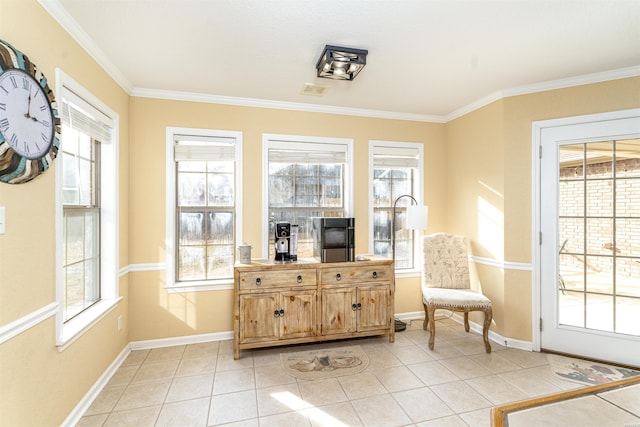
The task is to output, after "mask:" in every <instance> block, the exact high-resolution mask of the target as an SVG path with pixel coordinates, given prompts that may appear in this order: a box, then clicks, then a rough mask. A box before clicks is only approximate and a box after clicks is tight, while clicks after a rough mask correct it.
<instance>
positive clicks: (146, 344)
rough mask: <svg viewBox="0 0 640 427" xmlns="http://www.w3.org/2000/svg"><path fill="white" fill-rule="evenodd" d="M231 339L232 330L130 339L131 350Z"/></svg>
mask: <svg viewBox="0 0 640 427" xmlns="http://www.w3.org/2000/svg"><path fill="white" fill-rule="evenodd" d="M231 339H233V331H228V332H216V333H212V334H200V335H188V336H182V337H172V338H159V339H156V340H145V341H131V343H130V344H129V345H130V346H131V350H145V349H149V348H159V347H171V346H174V345H186V344H199V343H203V342H210V341H223V340H231Z"/></svg>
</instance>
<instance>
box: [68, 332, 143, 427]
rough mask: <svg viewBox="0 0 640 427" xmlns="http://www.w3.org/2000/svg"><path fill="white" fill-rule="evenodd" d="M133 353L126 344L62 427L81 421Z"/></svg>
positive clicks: (71, 425) (71, 426) (70, 426)
mask: <svg viewBox="0 0 640 427" xmlns="http://www.w3.org/2000/svg"><path fill="white" fill-rule="evenodd" d="M129 353H131V347H130V346H128V345H126V346H125V347H124V348H123V349H122V351H121V352H120V354H119V355H118V356H117V357H116V358H115V360H114V361H113V362H112V363H111V365H109V367H108V368H107V369H106V370H105V371H104V372H103V373H102V375H100V378H98V381H96V382H95V384H94V385H93V386H92V387H91V388H90V389H89V391H88V392H87V394H85V395H84V397H83V398H82V399H81V400H80V402H78V404H77V405H76V407H75V408H73V410H72V411H71V413H70V414H69V415H68V416H67V418H66V419H65V420H64V421H63V422H62V424H61V426H62V427H67V426H69V427H73V426H75V425H76V424H78V422H79V421H80V418H82V416H83V415H84V414H85V412H87V409H89V407H90V406H91V404H92V403H93V401H94V400H96V397H98V395H99V394H100V392H101V391H102V389H103V388H104V386H106V385H107V383H108V382H109V380H110V379H111V377H113V375H114V374H115V373H116V371H117V370H118V368H120V365H122V363H123V362H124V361H125V359H126V358H127V356H129Z"/></svg>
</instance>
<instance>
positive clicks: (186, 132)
mask: <svg viewBox="0 0 640 427" xmlns="http://www.w3.org/2000/svg"><path fill="white" fill-rule="evenodd" d="M241 143H242V134H241V133H239V132H228V131H213V130H206V129H178V128H169V129H167V146H168V148H167V157H168V159H167V160H168V161H167V167H168V168H169V170H168V171H167V176H168V180H169V182H168V183H167V238H168V239H169V240H170V242H169V243H168V244H167V248H169V249H170V251H168V254H167V270H168V276H169V277H168V278H169V281H168V283H169V286H170V287H172V288H174V289H177V288H181V289H182V290H191V289H199V290H204V289H219V288H220V285H226V287H228V286H230V285H231V284H232V283H233V265H234V263H235V248H236V246H237V244H238V243H240V242H241V241H242V240H241V236H240V233H239V230H240V228H241V227H239V226H238V225H239V224H241V223H242V222H241V221H240V219H239V214H238V213H239V212H241V208H240V198H238V197H237V190H236V189H238V188H241V187H240V183H239V178H240V176H241V173H240V154H241V153H242V149H241V148H242V147H241Z"/></svg>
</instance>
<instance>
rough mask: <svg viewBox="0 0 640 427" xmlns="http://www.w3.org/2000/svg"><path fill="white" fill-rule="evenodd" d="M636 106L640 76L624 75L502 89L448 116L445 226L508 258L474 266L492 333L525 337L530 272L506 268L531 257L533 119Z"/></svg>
mask: <svg viewBox="0 0 640 427" xmlns="http://www.w3.org/2000/svg"><path fill="white" fill-rule="evenodd" d="M638 107H640V78H628V79H620V80H615V81H609V82H604V83H597V84H590V85H583V86H577V87H571V88H566V89H559V90H552V91H546V92H540V93H535V94H529V95H521V96H514V97H508V98H505V99H503V100H500V101H496V102H494V103H492V104H490V105H488V106H486V107H484V108H481V109H478V110H476V111H474V112H472V113H469V114H467V115H465V116H463V117H461V118H459V119H456V120H453V121H451V122H449V123H447V125H446V130H447V154H446V163H447V172H446V176H447V180H446V186H447V207H446V212H447V222H446V224H445V229H447V230H448V231H452V232H459V233H463V234H465V235H467V236H469V237H470V239H471V242H472V247H473V250H474V254H475V255H478V256H482V257H486V258H490V259H494V260H497V261H499V262H502V261H505V262H506V263H507V268H506V269H499V268H495V267H490V266H486V265H483V266H480V267H479V272H480V279H481V281H482V288H483V291H485V292H486V293H487V294H488V295H489V296H490V297H491V298H492V299H493V303H494V315H495V320H494V325H493V330H494V331H496V332H497V333H499V334H501V335H502V336H504V337H507V338H512V339H518V340H524V341H530V340H531V338H532V305H533V299H532V294H531V293H532V273H531V272H530V271H522V270H516V269H510V268H509V263H531V262H532V241H531V233H532V229H533V227H532V199H531V198H532V194H531V188H532V183H531V178H532V158H531V155H532V123H533V122H534V121H538V120H546V119H553V118H560V117H568V116H578V115H584V114H593V113H599V112H606V111H615V110H625V109H630V108H638ZM476 320H477V318H476Z"/></svg>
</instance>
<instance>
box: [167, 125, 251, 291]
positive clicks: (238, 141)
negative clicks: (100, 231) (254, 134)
mask: <svg viewBox="0 0 640 427" xmlns="http://www.w3.org/2000/svg"><path fill="white" fill-rule="evenodd" d="M176 135H192V136H196V137H204V138H233V139H235V143H234V162H235V169H234V175H235V176H234V186H235V189H234V206H233V210H234V218H235V221H234V225H233V227H234V236H235V237H234V239H235V241H234V244H233V246H234V257H235V255H236V254H235V248H237V246H238V245H239V244H240V243H241V242H242V132H240V131H229V130H216V129H203V128H185V127H167V128H166V209H165V212H166V226H165V227H166V228H165V233H166V236H165V244H166V252H165V253H166V259H165V274H166V281H165V286H164V287H165V289H166V290H167V291H168V292H170V293H175V292H198V291H211V290H223V289H233V277H230V278H226V279H210V280H198V281H185V282H179V281H177V280H176V277H177V272H176V268H177V258H176V257H177V247H178V244H177V231H176V215H177V204H176V197H177V194H176V188H177V187H176V186H177V170H176V161H175V151H174V144H175V138H176Z"/></svg>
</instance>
